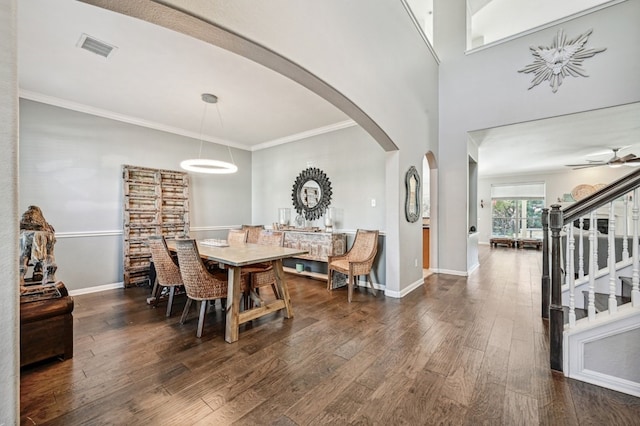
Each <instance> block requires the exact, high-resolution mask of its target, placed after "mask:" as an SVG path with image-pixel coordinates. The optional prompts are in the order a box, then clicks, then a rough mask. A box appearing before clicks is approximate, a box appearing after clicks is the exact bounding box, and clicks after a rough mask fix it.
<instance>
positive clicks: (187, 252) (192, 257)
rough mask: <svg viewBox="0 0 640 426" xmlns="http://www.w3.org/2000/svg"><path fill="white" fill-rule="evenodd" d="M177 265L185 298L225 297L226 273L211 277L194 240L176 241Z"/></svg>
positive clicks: (207, 298)
mask: <svg viewBox="0 0 640 426" xmlns="http://www.w3.org/2000/svg"><path fill="white" fill-rule="evenodd" d="M176 248H177V251H178V263H179V264H180V273H181V275H182V281H183V282H184V287H185V290H186V292H187V296H188V297H189V298H190V299H193V300H213V299H218V298H222V297H227V282H228V281H227V278H226V276H227V275H226V272H222V273H221V274H219V275H213V274H212V273H210V272H209V271H208V270H207V268H206V267H205V265H204V263H203V262H202V259H201V258H200V253H199V252H198V246H197V245H196V242H195V240H190V239H189V240H187V239H183V240H176Z"/></svg>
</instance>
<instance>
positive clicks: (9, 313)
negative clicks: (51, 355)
mask: <svg viewBox="0 0 640 426" xmlns="http://www.w3.org/2000/svg"><path fill="white" fill-rule="evenodd" d="M16 37H17V36H16V2H15V1H11V0H10V1H4V2H2V3H0V183H1V185H0V200H2V202H1V203H0V247H1V251H0V253H1V255H0V282H2V293H3V294H2V298H0V323H1V324H2V327H0V341H1V342H2V355H0V395H2V398H0V425H5V424H6V425H13V424H18V422H19V419H20V410H19V404H20V369H19V365H20V363H19V352H18V351H19V340H18V339H19V327H18V326H19V323H20V321H19V318H20V311H19V305H18V303H19V302H18V294H19V291H18V262H17V259H18V244H17V238H18V222H17V221H16V217H17V215H18V75H17V74H18V73H17V67H16V64H17V52H18V49H17V44H16Z"/></svg>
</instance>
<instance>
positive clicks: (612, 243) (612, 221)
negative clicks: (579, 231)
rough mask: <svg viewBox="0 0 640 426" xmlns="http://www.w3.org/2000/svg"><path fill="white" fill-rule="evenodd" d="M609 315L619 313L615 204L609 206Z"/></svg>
mask: <svg viewBox="0 0 640 426" xmlns="http://www.w3.org/2000/svg"><path fill="white" fill-rule="evenodd" d="M608 237H609V239H608V240H609V259H608V261H607V262H608V265H609V314H613V313H615V312H617V311H618V303H617V301H616V278H617V277H616V275H617V274H616V239H615V238H616V214H615V207H614V202H613V201H612V202H611V203H610V204H609V229H608Z"/></svg>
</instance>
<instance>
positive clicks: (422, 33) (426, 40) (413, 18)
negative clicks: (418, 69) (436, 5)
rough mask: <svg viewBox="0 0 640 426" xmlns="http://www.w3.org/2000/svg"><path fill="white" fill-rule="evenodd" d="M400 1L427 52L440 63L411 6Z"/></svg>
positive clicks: (404, 0) (403, 0)
mask: <svg viewBox="0 0 640 426" xmlns="http://www.w3.org/2000/svg"><path fill="white" fill-rule="evenodd" d="M400 2H401V3H402V6H404V9H405V10H406V11H407V13H409V17H410V18H411V22H413V25H415V27H416V28H417V29H418V33H419V34H420V37H421V38H422V41H424V43H425V44H426V45H427V48H428V49H429V52H431V54H432V55H433V59H435V61H436V63H437V64H438V65H440V58H438V55H437V54H436V51H435V50H434V49H433V46H432V45H431V41H429V37H427V35H426V34H425V32H424V28H422V27H421V26H420V24H419V23H418V20H417V19H416V15H414V14H413V10H411V6H409V4H408V3H407V1H406V0H400Z"/></svg>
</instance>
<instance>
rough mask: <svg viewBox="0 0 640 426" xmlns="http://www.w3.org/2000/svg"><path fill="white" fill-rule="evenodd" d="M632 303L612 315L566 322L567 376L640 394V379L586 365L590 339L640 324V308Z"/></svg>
mask: <svg viewBox="0 0 640 426" xmlns="http://www.w3.org/2000/svg"><path fill="white" fill-rule="evenodd" d="M629 305H630V304H626V305H623V306H620V307H619V309H618V311H617V313H615V314H612V315H598V316H597V317H596V319H595V320H594V321H591V322H588V321H580V322H579V323H576V327H574V328H571V329H569V328H568V327H567V326H565V331H564V335H563V371H564V375H565V376H567V377H571V378H573V379H576V380H581V381H584V382H587V383H591V384H595V385H598V386H601V387H604V388H608V389H613V390H616V391H618V392H623V393H626V394H629V395H634V396H638V397H640V383H636V382H632V381H629V380H627V379H623V378H619V377H615V376H610V375H607V374H603V373H600V372H596V371H593V370H588V369H586V368H585V366H584V350H585V345H586V344H587V343H591V342H594V341H598V340H602V339H605V338H607V337H609V336H613V335H618V334H621V333H625V332H628V331H631V330H635V329H638V328H640V323H639V322H638V319H639V318H640V309H638V308H634V307H632V306H629Z"/></svg>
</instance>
